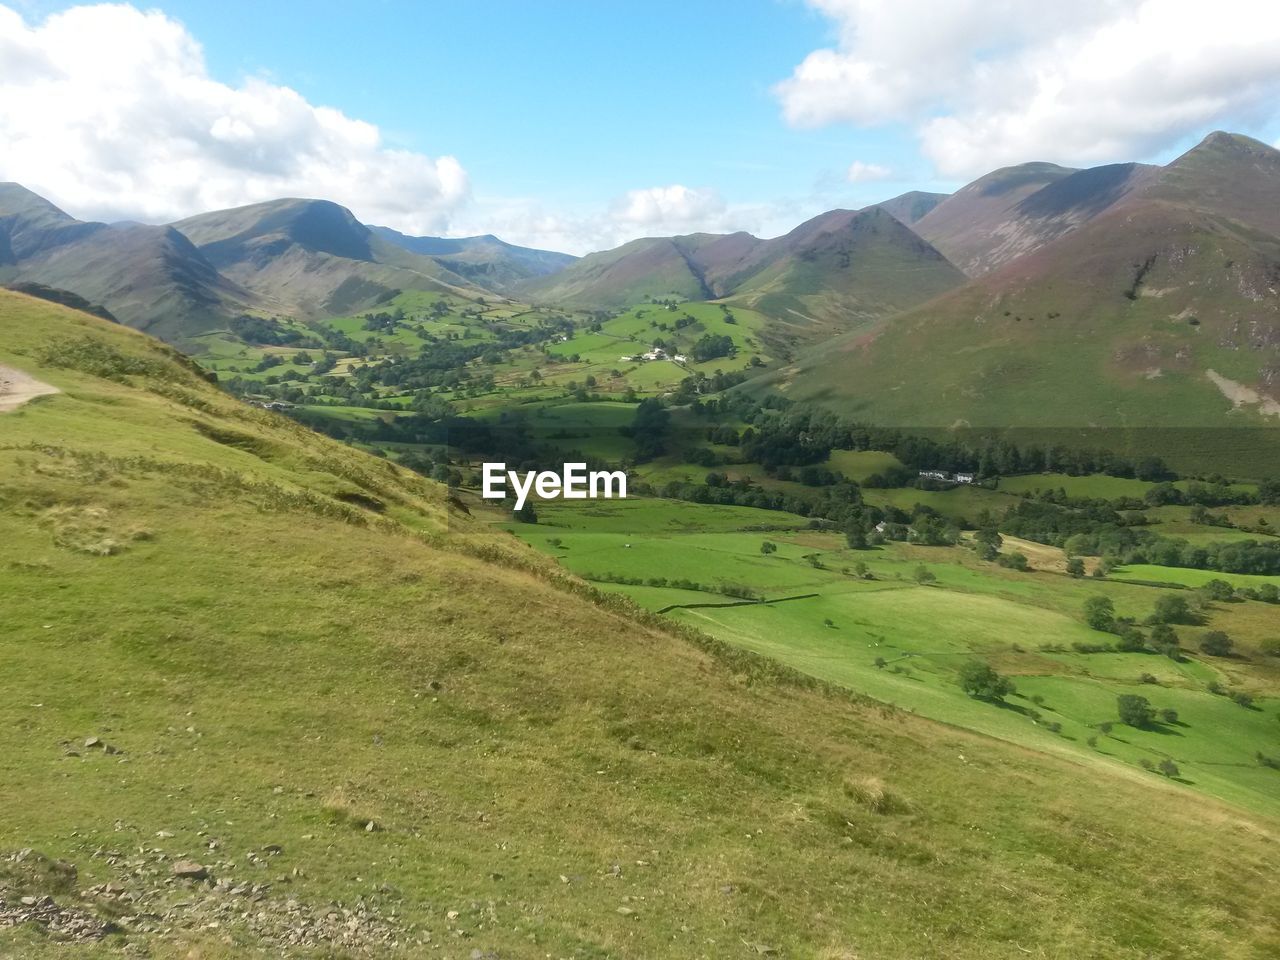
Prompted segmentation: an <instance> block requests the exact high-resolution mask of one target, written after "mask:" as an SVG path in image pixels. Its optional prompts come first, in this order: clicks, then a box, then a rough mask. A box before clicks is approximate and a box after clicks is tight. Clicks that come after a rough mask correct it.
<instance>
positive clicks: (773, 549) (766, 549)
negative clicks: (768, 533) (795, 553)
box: [760, 540, 778, 557]
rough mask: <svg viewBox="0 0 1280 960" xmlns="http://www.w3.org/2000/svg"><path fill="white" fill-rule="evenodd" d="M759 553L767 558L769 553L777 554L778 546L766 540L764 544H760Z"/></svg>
mask: <svg viewBox="0 0 1280 960" xmlns="http://www.w3.org/2000/svg"><path fill="white" fill-rule="evenodd" d="M760 552H761V553H762V554H764V555H765V556H766V557H767V556H769V554H771V553H777V552H778V545H777V544H776V543H774V542H773V541H771V540H766V541H765V542H764V543H762V544H760Z"/></svg>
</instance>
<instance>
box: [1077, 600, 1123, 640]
mask: <svg viewBox="0 0 1280 960" xmlns="http://www.w3.org/2000/svg"><path fill="white" fill-rule="evenodd" d="M1084 622H1085V623H1087V624H1089V626H1091V627H1092V628H1093V629H1094V630H1102V631H1104V632H1106V631H1110V630H1111V628H1112V627H1114V626H1115V622H1116V605H1115V604H1114V603H1112V602H1111V598H1110V597H1090V598H1089V599H1087V600H1086V601H1085V602H1084Z"/></svg>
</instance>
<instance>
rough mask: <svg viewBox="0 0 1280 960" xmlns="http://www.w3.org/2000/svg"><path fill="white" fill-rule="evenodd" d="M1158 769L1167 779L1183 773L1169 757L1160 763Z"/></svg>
mask: <svg viewBox="0 0 1280 960" xmlns="http://www.w3.org/2000/svg"><path fill="white" fill-rule="evenodd" d="M1157 769H1159V771H1160V772H1161V773H1163V774H1164V775H1165V776H1166V777H1176V776H1178V774H1180V773H1181V772H1182V771H1181V770H1179V769H1178V765H1177V764H1176V763H1174V762H1173V761H1172V760H1170V759H1168V758H1167V757H1166V758H1165V759H1164V760H1161V761H1160V765H1159V767H1158V768H1157Z"/></svg>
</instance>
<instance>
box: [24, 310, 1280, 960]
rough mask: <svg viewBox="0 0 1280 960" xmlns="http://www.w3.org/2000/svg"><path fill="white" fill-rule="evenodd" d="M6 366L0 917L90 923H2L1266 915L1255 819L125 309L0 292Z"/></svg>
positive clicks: (654, 936) (611, 929)
mask: <svg viewBox="0 0 1280 960" xmlns="http://www.w3.org/2000/svg"><path fill="white" fill-rule="evenodd" d="M0 366H3V367H5V368H7V369H16V370H19V371H21V372H22V373H23V374H25V375H28V376H30V377H33V378H36V379H38V380H39V381H41V382H42V383H45V384H48V385H51V386H52V387H56V388H58V389H59V390H60V391H61V392H58V393H54V394H51V395H47V396H42V397H39V398H37V399H35V400H33V401H32V402H30V403H28V404H26V405H25V406H22V407H19V408H18V409H16V410H14V411H13V412H9V413H3V414H0V430H2V431H3V437H4V446H3V449H0V507H2V509H0V540H2V542H3V543H4V544H5V552H6V562H5V563H4V564H2V565H0V596H3V597H4V598H5V630H4V631H3V633H0V660H2V662H3V663H4V678H5V693H6V695H5V697H4V698H3V700H2V701H0V726H3V728H4V729H6V730H12V731H17V732H18V735H15V736H11V737H9V738H8V740H7V742H6V745H5V749H4V750H3V751H0V783H3V784H4V791H5V796H6V797H7V798H9V799H10V801H11V802H9V803H8V804H7V806H6V816H5V817H4V819H3V822H2V823H0V850H5V851H13V852H11V853H5V854H4V855H3V856H0V900H2V901H3V904H4V905H3V907H2V908H0V909H3V910H4V911H5V913H4V916H5V918H6V920H9V918H12V917H15V916H19V915H21V914H22V912H23V911H27V910H36V909H38V910H40V911H42V915H43V916H46V917H47V916H56V917H59V918H60V921H61V922H60V924H59V925H58V926H59V927H61V928H63V929H64V930H66V931H67V933H68V935H73V936H76V937H78V938H83V939H85V940H96V939H98V938H101V937H104V936H106V937H107V939H105V940H101V941H100V942H98V943H96V944H92V943H91V944H88V945H79V946H72V947H70V948H69V947H68V945H67V944H65V943H62V942H59V940H58V938H57V937H54V936H49V935H46V934H45V933H44V932H43V930H42V929H40V928H38V927H36V926H35V925H34V924H25V923H18V924H16V925H15V924H14V923H13V922H6V923H4V924H3V925H0V954H4V955H6V956H10V955H11V956H21V957H24V958H31V960H44V958H52V957H60V956H65V955H67V950H68V949H71V950H72V951H73V952H74V951H76V950H80V951H81V952H83V951H85V950H87V951H89V952H92V953H94V954H102V955H107V954H115V953H117V952H119V948H120V945H121V943H123V944H125V945H127V946H128V951H127V952H131V953H138V954H141V955H151V954H156V955H166V956H168V955H175V956H176V955H182V956H188V955H190V956H233V955H234V956H237V957H240V956H246V957H264V958H265V957H304V956H317V955H322V954H323V955H331V954H333V952H334V949H335V946H336V945H339V944H340V946H337V947H336V948H337V949H338V951H339V952H340V953H341V954H342V955H344V956H352V957H375V956H376V957H411V956H421V955H423V954H424V952H426V953H428V954H434V953H436V952H439V951H436V950H435V949H434V948H435V946H436V945H437V944H444V945H445V947H444V951H443V952H442V953H441V955H442V956H445V955H452V956H468V955H473V954H474V955H476V956H504V957H506V956H510V957H523V956H529V955H531V954H532V953H534V952H535V951H536V953H537V954H538V955H540V956H541V955H545V954H550V955H552V956H557V957H561V956H573V955H578V956H600V957H603V956H653V957H659V956H673V955H680V956H702V955H706V956H748V955H750V956H767V955H776V956H787V957H829V958H832V960H835V958H842V957H852V956H865V957H871V956H874V957H876V958H879V960H907V958H918V957H920V956H922V955H934V954H936V952H937V951H936V949H935V948H936V946H937V941H939V940H940V939H943V938H945V941H946V944H945V954H946V955H947V956H948V957H951V958H954V960H979V958H989V957H1016V956H1022V955H1036V956H1073V957H1114V958H1132V960H1136V958H1138V957H1144V956H1172V955H1178V954H1181V955H1186V956H1223V957H1241V958H1243V957H1245V956H1246V955H1259V956H1260V955H1261V954H1260V953H1259V951H1260V950H1261V951H1263V952H1265V948H1266V946H1267V944H1269V943H1272V942H1274V940H1275V936H1276V919H1275V918H1276V917H1277V916H1278V915H1280V902H1278V900H1277V897H1278V893H1277V888H1276V885H1275V884H1273V883H1269V882H1268V879H1269V876H1270V872H1269V871H1270V869H1271V867H1272V864H1273V862H1274V849H1273V848H1274V839H1273V838H1274V835H1275V825H1274V823H1273V822H1272V821H1270V820H1269V819H1267V818H1265V817H1264V816H1262V815H1258V814H1253V813H1250V812H1249V811H1247V810H1242V809H1240V808H1238V807H1235V806H1231V805H1228V804H1227V803H1225V802H1222V801H1218V800H1215V799H1213V798H1212V797H1210V796H1208V795H1206V794H1203V793H1193V792H1191V791H1188V790H1186V789H1184V788H1183V787H1181V786H1180V785H1179V784H1178V783H1176V782H1174V781H1171V780H1167V779H1165V778H1160V777H1154V776H1151V775H1149V774H1146V773H1144V772H1142V771H1135V770H1133V769H1129V768H1126V767H1124V766H1122V765H1119V764H1113V763H1110V762H1107V761H1101V762H1097V763H1089V762H1082V761H1081V760H1079V759H1078V758H1077V757H1076V755H1074V754H1073V755H1071V756H1059V755H1057V754H1053V753H1039V752H1033V751H1031V750H1028V749H1025V748H1023V747H1019V746H1014V745H1010V744H1007V743H1005V742H1003V741H1001V740H999V739H995V738H991V737H986V736H979V735H976V734H968V733H965V732H963V731H961V730H959V729H957V728H954V727H950V726H946V725H942V724H936V723H932V722H929V721H926V720H924V719H922V718H920V717H917V716H915V715H913V714H912V713H911V712H909V711H905V710H898V709H894V708H892V707H890V706H888V705H886V704H880V703H875V702H872V701H866V700H862V699H860V698H857V697H854V696H851V695H850V694H848V693H843V692H840V691H838V690H835V689H833V688H829V687H826V686H824V685H823V684H821V683H818V682H816V681H813V680H811V679H807V678H804V677H802V676H800V675H798V674H795V673H792V672H791V671H789V670H787V669H786V668H783V667H780V666H778V665H776V664H774V663H773V662H771V661H768V660H764V659H761V658H759V657H756V656H753V655H751V654H749V653H746V652H743V651H736V650H735V649H734V648H730V647H728V646H726V645H724V644H720V643H717V642H716V641H714V640H712V639H711V638H709V637H706V636H704V635H702V634H700V633H698V632H697V631H695V630H693V629H691V628H688V627H681V626H678V625H674V624H670V623H666V622H664V621H663V620H662V619H659V618H655V617H654V616H652V615H648V614H644V613H642V612H640V611H639V610H638V609H637V608H635V607H632V606H630V605H629V604H628V603H626V602H625V601H623V600H622V599H621V598H620V597H619V596H617V595H609V596H606V595H604V594H601V593H599V592H598V591H596V590H595V589H594V588H592V587H591V586H589V585H587V584H586V583H584V582H582V581H580V580H578V579H576V578H574V577H573V576H571V575H569V574H567V573H565V572H564V571H562V570H560V569H558V568H557V567H555V566H554V565H553V564H552V563H551V562H550V561H549V560H546V559H543V558H541V557H539V556H538V555H537V554H535V553H534V552H533V551H532V550H530V549H529V548H526V547H524V546H523V545H522V544H520V543H519V542H518V541H517V540H516V539H515V538H514V537H511V536H510V535H507V534H505V533H493V532H489V531H490V530H491V527H490V525H489V523H488V522H486V521H482V520H480V519H478V518H477V519H471V518H469V517H468V516H467V515H466V514H465V513H462V512H461V511H460V510H458V509H457V508H456V507H455V506H454V505H452V504H451V502H450V500H449V499H448V497H449V492H448V490H447V489H446V488H445V487H444V486H443V485H440V484H436V483H433V482H431V481H428V480H425V479H423V478H421V477H419V476H417V475H416V474H412V473H409V472H407V471H405V470H403V469H401V468H398V467H396V466H395V465H393V464H391V463H390V462H388V461H385V460H380V459H376V458H374V457H372V456H370V455H367V454H363V453H361V452H359V451H357V450H354V449H352V448H349V447H345V446H342V445H339V444H337V443H334V442H331V441H329V440H327V439H325V438H323V437H319V436H317V435H315V434H313V433H311V432H310V431H308V430H306V429H304V428H302V427H301V426H299V425H298V424H296V423H293V422H291V421H289V420H287V419H285V418H283V417H281V416H278V415H276V414H274V413H272V412H269V411H266V410H262V409H259V408H255V407H250V406H247V405H244V404H241V403H239V402H237V401H235V400H234V399H232V398H231V397H229V396H227V395H225V394H223V393H220V392H219V391H218V390H216V389H215V388H213V387H212V386H211V385H210V384H208V383H207V382H206V381H205V380H204V379H203V378H202V377H201V376H200V375H199V373H198V371H197V370H196V369H195V368H194V367H193V365H192V364H190V363H189V362H187V361H185V360H184V358H182V357H181V356H180V355H179V354H177V353H176V352H175V351H173V350H172V349H170V348H167V347H165V346H163V345H161V344H160V343H158V342H156V341H155V340H153V339H151V338H149V337H145V336H143V335H140V334H138V333H136V332H134V331H132V330H128V329H126V328H123V327H119V326H116V325H113V324H110V323H108V322H106V321H103V320H100V319H98V318H95V317H91V316H89V315H87V314H83V313H78V312H76V311H73V310H70V309H67V308H65V307H62V306H59V305H56V304H51V303H47V302H45V301H42V300H36V299H32V298H29V297H24V296H21V295H19V294H14V293H10V292H4V291H0ZM891 587H892V585H890V588H891ZM917 592H922V593H928V592H929V591H928V589H927V588H919V590H918V591H917ZM1153 689H1158V688H1153ZM1053 708H1059V709H1063V707H1061V706H1060V705H1059V704H1056V703H1055V704H1054V705H1053V707H1052V708H1051V707H1046V708H1045V709H1053ZM1108 708H1110V705H1109V704H1108ZM975 709H994V708H986V707H983V708H975ZM1193 722H1194V718H1193ZM1268 773H1269V771H1267V770H1265V769H1264V768H1262V767H1259V768H1258V775H1259V776H1260V777H1265V776H1267V775H1268ZM977 797H980V798H981V803H980V804H977V805H975V802H974V798H977ZM17 851H21V852H17ZM1153 851H1158V855H1153ZM188 861H190V862H188ZM1189 871H1190V872H1196V871H1199V873H1200V874H1205V873H1206V872H1207V873H1211V874H1212V881H1211V882H1203V883H1199V882H1196V883H1192V882H1188V881H1187V876H1188V872H1189ZM22 897H29V898H31V899H30V901H25V902H24V901H23V900H22V899H21V898H22ZM46 897H48V898H49V899H48V900H46V899H44V898H46ZM1029 899H1030V900H1032V901H1034V902H1036V903H1043V904H1050V905H1052V908H1051V909H1045V910H1040V911H1034V912H1031V913H1029V912H1028V910H1027V909H1026V906H1027V903H1028V900H1029ZM921 903H927V904H929V905H930V907H929V910H930V913H929V926H928V928H927V929H926V928H924V927H922V926H921V921H920V905H921ZM1224 904H1227V905H1229V910H1228V909H1227V907H1224ZM1228 913H1229V916H1227V914H1228ZM1206 918H1210V919H1209V920H1206ZM108 923H110V927H108ZM1224 927H1227V928H1228V929H1230V930H1231V933H1230V936H1229V942H1230V943H1231V944H1232V946H1231V948H1230V949H1228V950H1226V951H1225V952H1224V951H1223V949H1222V946H1223V944H1224V942H1228V941H1227V940H1224V938H1223V934H1222V930H1223V929H1224ZM108 931H114V932H112V933H110V935H109V936H107V934H108ZM457 944H462V946H461V947H458V946H456V945H457ZM449 945H454V946H449ZM744 945H745V946H744ZM713 946H714V947H715V949H714V950H712V949H711V947H713Z"/></svg>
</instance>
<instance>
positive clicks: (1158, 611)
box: [1148, 594, 1195, 624]
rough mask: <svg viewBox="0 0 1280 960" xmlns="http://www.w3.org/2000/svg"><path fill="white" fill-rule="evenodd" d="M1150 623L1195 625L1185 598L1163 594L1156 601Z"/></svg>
mask: <svg viewBox="0 0 1280 960" xmlns="http://www.w3.org/2000/svg"><path fill="white" fill-rule="evenodd" d="M1148 622H1150V623H1160V624H1168V623H1195V617H1193V616H1192V614H1191V606H1190V604H1188V603H1187V598H1186V597H1180V596H1177V595H1176V594H1165V595H1164V596H1163V597H1160V598H1159V599H1158V600H1156V607H1155V610H1154V611H1152V614H1151V619H1150V620H1149V621H1148Z"/></svg>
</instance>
